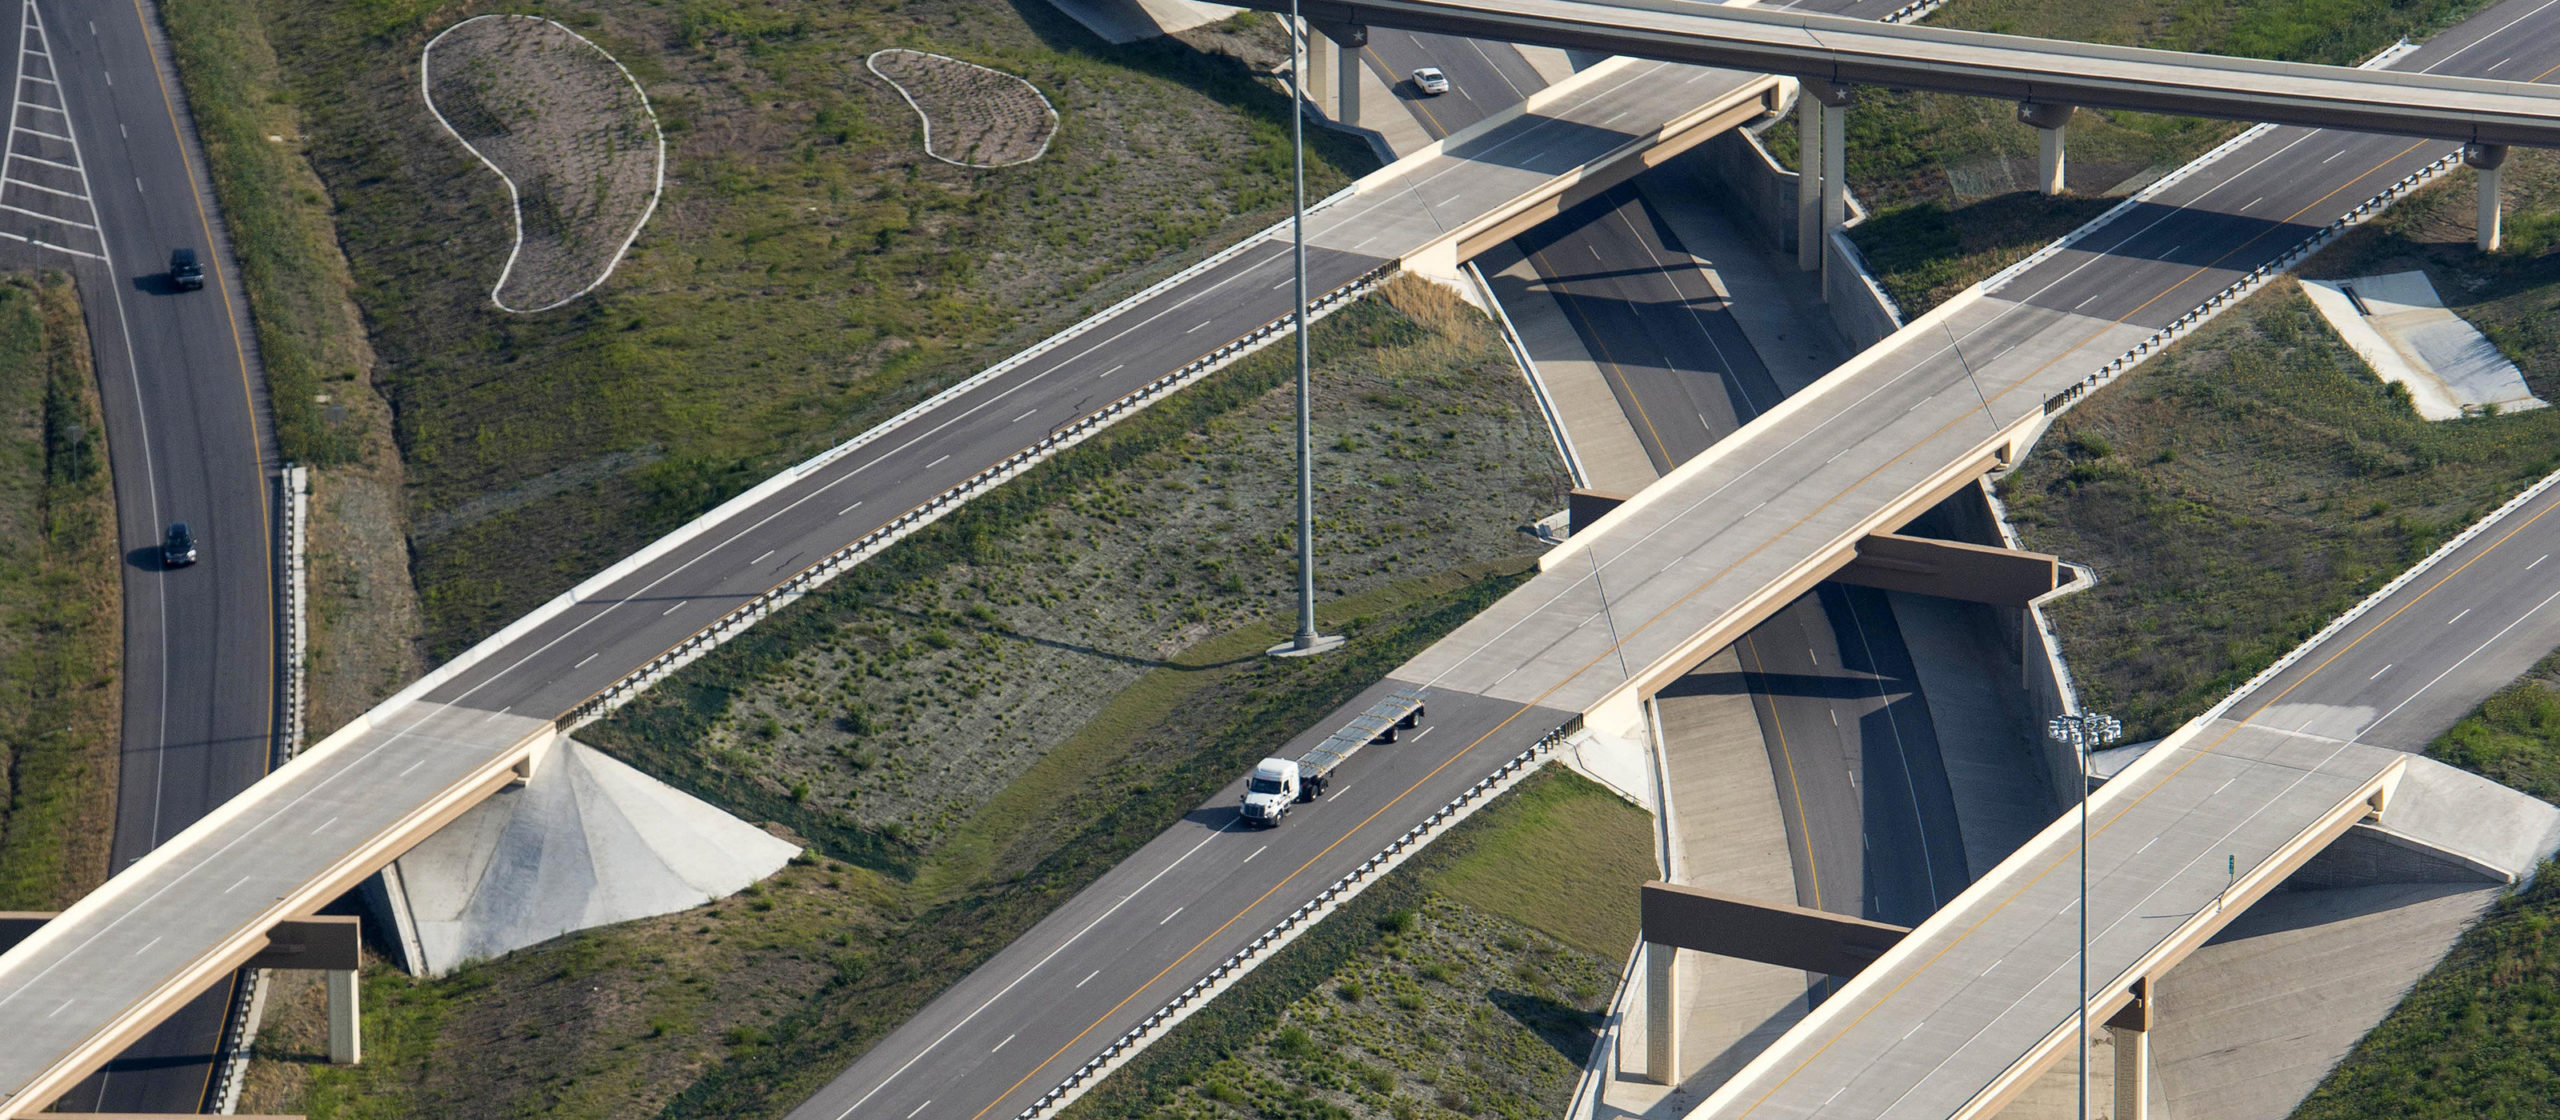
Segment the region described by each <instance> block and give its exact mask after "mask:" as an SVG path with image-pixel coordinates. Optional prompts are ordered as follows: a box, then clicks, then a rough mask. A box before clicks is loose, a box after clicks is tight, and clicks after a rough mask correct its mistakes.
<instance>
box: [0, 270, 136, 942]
mask: <svg viewBox="0 0 2560 1120" xmlns="http://www.w3.org/2000/svg"><path fill="white" fill-rule="evenodd" d="M98 415H99V414H98V395H97V387H96V382H95V380H94V379H93V378H92V377H91V376H90V370H89V339H88V335H87V334H86V333H85V332H84V331H83V329H82V326H81V320H80V304H79V299H78V297H77V296H76V295H74V294H73V291H72V287H71V282H70V280H69V279H67V278H65V277H63V276H61V275H59V274H50V273H49V274H46V275H45V276H44V277H43V278H41V279H30V278H28V277H23V276H11V277H6V278H0V910H58V909H60V908H62V907H64V906H67V905H69V904H70V903H71V901H72V900H73V899H76V898H79V897H80V896H81V895H84V894H87V893H88V892H89V890H90V888H93V887H95V886H97V885H98V884H99V883H102V882H104V881H106V877H107V850H108V843H109V842H110V841H111V840H112V839H113V838H114V835H115V788H116V757H117V755H116V748H117V743H118V740H117V732H118V730H119V727H120V708H119V706H118V705H119V702H120V700H121V698H122V697H121V692H120V690H119V689H118V688H117V679H118V671H119V666H120V665H121V663H122V654H123V646H124V634H123V629H122V627H123V621H124V620H123V615H122V610H123V603H124V591H123V585H122V584H121V583H120V582H119V578H120V576H121V569H120V568H119V567H118V564H119V563H120V557H119V556H118V555H117V547H116V510H115V494H114V490H113V487H112V486H111V485H110V484H109V480H108V477H107V453H106V452H107V449H106V443H105V434H104V433H105V429H104V427H103V426H101V425H100V424H99V423H98Z"/></svg>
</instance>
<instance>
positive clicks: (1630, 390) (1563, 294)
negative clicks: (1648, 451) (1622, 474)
mask: <svg viewBox="0 0 2560 1120" xmlns="http://www.w3.org/2000/svg"><path fill="white" fill-rule="evenodd" d="M1530 256H1532V257H1535V258H1537V261H1538V267H1540V268H1542V269H1545V270H1546V274H1547V276H1549V277H1556V276H1561V275H1563V270H1561V269H1559V268H1557V267H1556V266H1555V262H1553V261H1550V260H1548V259H1547V254H1546V253H1545V252H1543V251H1541V252H1535V253H1531V254H1530ZM1550 282H1552V281H1550ZM1553 295H1554V297H1555V301H1556V305H1557V306H1559V307H1562V308H1564V310H1565V314H1568V315H1571V316H1573V318H1574V320H1575V321H1576V322H1579V323H1581V324H1582V329H1583V331H1584V332H1585V333H1587V334H1589V335H1590V336H1591V344H1592V345H1593V346H1597V347H1599V348H1600V364H1601V365H1602V366H1605V367H1607V368H1608V369H1609V370H1610V371H1611V372H1613V373H1615V374H1616V375H1617V381H1618V384H1619V386H1621V387H1623V388H1624V389H1626V391H1627V403H1628V404H1630V405H1633V406H1635V410H1636V419H1638V420H1641V421H1643V422H1644V431H1645V434H1646V435H1648V436H1651V437H1653V450H1654V453H1655V454H1657V455H1660V456H1661V457H1662V462H1663V463H1664V465H1665V466H1664V469H1665V470H1668V469H1669V468H1671V467H1676V466H1679V465H1680V460H1679V459H1678V458H1676V457H1674V456H1673V455H1672V454H1671V445H1670V444H1669V443H1668V442H1665V441H1664V440H1663V438H1662V433H1661V432H1659V431H1656V430H1654V426H1653V417H1652V415H1651V414H1649V413H1647V412H1646V411H1645V408H1644V397H1643V395H1642V394H1639V393H1637V392H1636V386H1635V383H1634V382H1632V381H1629V380H1627V371H1626V367H1624V366H1621V365H1619V364H1618V360H1617V358H1616V356H1614V355H1613V354H1611V353H1610V351H1609V341H1608V339H1606V338H1605V337H1603V336H1602V334H1601V331H1600V328H1599V327H1598V326H1596V325H1594V324H1593V323H1592V322H1591V319H1590V317H1589V316H1588V315H1585V314H1584V313H1583V311H1582V308H1580V307H1579V306H1576V303H1575V301H1576V300H1578V299H1580V298H1581V297H1579V296H1576V295H1574V294H1573V293H1571V292H1568V291H1566V290H1564V288H1563V287H1562V286H1561V285H1559V286H1557V287H1556V289H1555V291H1554V293H1553ZM1654 477H1656V478H1659V477H1661V476H1660V475H1655V476H1654Z"/></svg>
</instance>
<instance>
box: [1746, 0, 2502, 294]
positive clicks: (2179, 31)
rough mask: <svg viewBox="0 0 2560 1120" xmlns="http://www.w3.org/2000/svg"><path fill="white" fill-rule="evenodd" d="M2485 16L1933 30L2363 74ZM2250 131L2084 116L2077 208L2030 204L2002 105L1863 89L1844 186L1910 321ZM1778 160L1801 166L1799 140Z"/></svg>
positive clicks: (1785, 145)
mask: <svg viewBox="0 0 2560 1120" xmlns="http://www.w3.org/2000/svg"><path fill="white" fill-rule="evenodd" d="M2487 6H2488V0H2414V2H2413V0H2122V2H2118V3H2107V4H2092V3H2089V2H2088V0H1962V2H1960V3H1953V4H1948V5H1946V6H1944V7H1942V8H1939V9H1938V10H1937V11H1936V12H1934V13H1932V14H1931V15H1930V16H1929V18H1928V19H1927V20H1925V21H1924V22H1925V23H1927V24H1928V25H1929V26H1932V27H1951V28H1959V29H1963V30H1968V31H1993V32H2000V33H2003V34H2012V35H2033V36H2038V37H2041V38H2051V39H2069V40H2077V41H2081V42H2090V43H2108V44H2114V45H2118V46H2137V47H2156V48H2160V49H2163V50H2181V51H2197V52H2202V53H2206V54H2221V55H2237V56H2243V57H2249V58H2269V59H2284V60H2289V61H2295V62H2322V63H2331V64H2337V65H2353V64H2355V63H2357V62H2360V61H2362V60H2364V59H2365V58H2367V57H2370V56H2371V55H2373V54H2374V53H2375V52H2377V51H2380V50H2381V49H2382V48H2384V47H2387V46H2390V45H2391V44H2392V43H2393V42H2396V41H2398V40H2399V39H2401V38H2402V37H2404V36H2405V37H2409V38H2413V39H2423V38H2425V37H2426V36H2427V35H2429V34H2431V33H2433V32H2435V31H2437V30H2440V29H2442V28H2445V27H2449V26H2451V25H2453V24H2454V23H2456V22H2458V21H2460V20H2461V19H2462V18H2464V17H2465V16H2468V15H2469V14H2471V13H2472V12H2475V11H2478V10H2480V9H2482V8H2485V7H2487ZM2244 127H2245V126H2243V125H2240V124H2235V123H2231V122H2228V121H2210V120H2204V119H2201V118H2196V117H2167V116H2158V115H2154V114H2148V113H2119V112H2107V111H2099V110H2088V109H2084V110H2082V111H2081V112H2080V113H2079V114H2078V115H2076V116H2075V117H2073V118H2072V121H2071V124H2070V127H2069V128H2067V129H2066V130H2065V131H2064V133H2063V136H2064V145H2065V158H2064V161H2063V162H2064V176H2065V179H2066V181H2067V182H2068V184H2069V186H2070V189H2071V191H2072V192H2073V197H2066V198H2059V199H2048V198H2043V197H2041V196H2039V195H2037V194H2036V193H2035V191H2036V148H2037V139H2036V131H2035V129H2033V128H2030V127H2028V126H2026V125H2023V124H2020V123H2018V120H2017V113H2016V107H2015V106H2014V105H2012V104H2011V103H2009V102H2006V101H1995V100H1990V99H1987V98H1979V97H1957V96H1953V95H1948V94H1934V93H1910V92H1895V91H1890V90H1882V89H1861V90H1860V91H1858V100H1857V101H1856V103H1855V104H1854V105H1852V106H1851V108H1850V110H1849V122H1848V160H1849V184H1850V187H1851V189H1853V190H1855V191H1857V192H1858V195H1859V197H1860V198H1861V199H1862V200H1863V201H1865V203H1866V204H1867V205H1868V206H1869V207H1870V208H1872V210H1873V211H1874V215H1873V218H1872V219H1871V220H1870V221H1868V222H1867V223H1865V224H1864V225H1862V226H1860V227H1859V228H1857V229H1854V230H1851V231H1850V238H1851V240H1853V241H1855V242H1857V244H1858V248H1859V250H1860V251H1861V252H1863V253H1865V254H1866V257H1867V261H1868V263H1869V264H1870V265H1871V266H1873V267H1874V268H1875V270H1876V272H1877V274H1878V278H1879V279H1880V280H1881V281H1882V282H1883V284H1884V288H1885V291H1887V292H1888V293H1891V294H1892V296H1893V298H1894V299H1895V301H1897V302H1899V303H1900V304H1901V305H1902V310H1903V313H1904V314H1905V315H1912V316H1916V315H1918V314H1920V313H1921V312H1923V311H1926V310H1928V309H1929V308H1931V307H1935V306H1937V305H1938V304H1939V303H1942V302H1944V301H1945V300H1946V299H1948V298H1949V297H1951V296H1953V295H1955V294H1956V293H1958V292H1960V291H1963V290H1964V289H1965V288H1966V287H1968V286H1970V285H1972V284H1973V283H1975V282H1976V281H1979V280H1981V279H1982V278H1983V277H1986V276H1989V275H1991V274H1992V273H1994V272H1997V271H1999V270H2000V269H2002V268H2004V267H2006V266H2007V265H2009V264H2010V263H2011V262H2013V261H2016V260H2018V259H2019V258H2022V257H2024V256H2026V255H2027V254H2029V253H2031V252H2034V251H2035V250H2036V249H2037V248H2039V247H2041V246H2042V245H2044V244H2045V243H2046V242H2049V241H2052V240H2053V239H2054V238H2057V237H2060V236H2062V235H2063V234H2065V233H2069V232H2070V231H2071V230H2072V229H2073V228H2075V227H2077V226H2079V225H2081V224H2082V223H2084V222H2086V221H2088V220H2089V219H2090V218H2094V217H2096V216H2097V215H2098V214H2100V213H2102V212H2104V211H2105V210H2106V208H2107V207H2108V206H2111V205H2113V202H2114V200H2113V199H2112V198H2109V197H2106V196H2109V195H2119V196H2120V195H2123V194H2128V193H2131V192H2132V191H2134V190H2137V189H2139V188H2140V187H2142V186H2143V185H2145V184H2147V183H2149V182H2150V181H2151V180H2153V179H2156V178H2158V177H2160V176H2161V175H2163V174H2166V173H2167V172H2169V171H2172V170H2175V169H2176V168H2177V167H2178V166H2180V165H2182V164H2184V163H2186V162H2187V161H2189V160H2192V159H2194V158H2195V157H2197V156H2200V155H2203V154H2204V153H2205V152H2206V151H2208V150H2210V149H2211V148H2212V147H2213V146H2214V145H2216V144H2219V143H2221V142H2222V141H2224V140H2226V139H2229V138H2230V137H2232V136H2234V135H2237V134H2238V133H2239V132H2240V131H2241V130H2242V128H2244ZM1771 140H1772V147H1773V148H1777V149H1779V150H1781V152H1782V153H1783V154H1782V157H1781V158H1783V159H1784V160H1785V161H1786V162H1787V163H1788V164H1789V165H1790V166H1792V165H1793V163H1794V158H1795V150H1796V149H1795V144H1796V138H1795V135H1794V131H1793V125H1792V124H1785V125H1781V126H1780V127H1779V128H1777V129H1773V130H1772V135H1771Z"/></svg>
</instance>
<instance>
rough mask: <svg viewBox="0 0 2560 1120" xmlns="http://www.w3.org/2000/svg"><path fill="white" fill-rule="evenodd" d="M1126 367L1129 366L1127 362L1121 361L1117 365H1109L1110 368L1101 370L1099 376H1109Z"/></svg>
mask: <svg viewBox="0 0 2560 1120" xmlns="http://www.w3.org/2000/svg"><path fill="white" fill-rule="evenodd" d="M1127 368H1129V363H1127V362H1122V363H1120V364H1119V365H1116V366H1113V367H1111V368H1110V369H1106V370H1104V371H1102V373H1101V374H1100V376H1101V377H1109V376H1111V375H1112V374H1115V373H1118V372H1120V371H1121V370H1124V369H1127Z"/></svg>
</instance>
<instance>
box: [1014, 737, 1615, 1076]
mask: <svg viewBox="0 0 2560 1120" xmlns="http://www.w3.org/2000/svg"><path fill="white" fill-rule="evenodd" d="M1581 729H1582V720H1581V718H1580V717H1575V718H1574V719H1573V720H1572V721H1570V722H1568V723H1565V724H1564V725H1563V726H1560V727H1557V728H1555V729H1554V730H1552V731H1549V732H1547V733H1546V734H1545V735H1542V736H1540V737H1539V738H1538V741H1537V742H1535V743H1532V744H1530V745H1529V749H1527V750H1524V751H1521V752H1520V753H1519V754H1516V755H1513V756H1512V757H1511V760H1510V761H1508V762H1505V763H1503V764H1502V765H1501V766H1500V767H1498V768H1496V769H1495V770H1494V772H1493V773H1491V774H1489V775H1487V776H1485V777H1484V778H1483V779H1481V780H1479V781H1477V782H1476V784H1474V785H1472V786H1469V787H1467V788H1466V790H1465V791H1464V792H1462V793H1460V794H1458V796H1456V797H1454V798H1451V799H1450V800H1449V803H1448V804H1446V805H1442V806H1441V807H1439V808H1437V809H1434V810H1432V811H1431V815H1430V816H1427V817H1424V818H1423V819H1422V823H1420V824H1417V825H1415V826H1413V827H1412V828H1409V829H1406V830H1405V833H1404V835H1402V836H1398V837H1396V838H1395V840H1393V841H1392V842H1390V843H1388V845H1387V846H1386V848H1385V849H1383V850H1381V851H1379V852H1377V853H1376V854H1374V855H1371V856H1370V857H1369V858H1367V859H1365V860H1362V861H1360V865H1359V866H1357V867H1354V868H1352V869H1351V870H1350V871H1347V872H1345V873H1343V876H1342V877H1341V878H1339V879H1336V880H1334V881H1333V882H1332V884H1330V885H1328V886H1326V887H1325V889H1323V890H1321V891H1317V892H1316V896H1315V898H1314V899H1313V900H1312V901H1309V902H1308V903H1306V904H1305V905H1303V906H1300V907H1298V908H1297V909H1295V910H1292V911H1290V912H1289V915H1288V916H1287V917H1284V918H1282V919H1280V921H1279V924H1277V925H1274V926H1272V927H1271V928H1270V929H1268V930H1264V931H1263V933H1262V935H1261V936H1259V937H1256V938H1254V939H1253V941H1252V942H1251V943H1249V944H1247V945H1246V946H1245V947H1244V948H1242V949H1238V950H1236V952H1235V955H1233V956H1230V957H1228V958H1227V959H1226V960H1224V961H1220V962H1219V963H1218V966H1217V967H1216V968H1212V969H1210V970H1209V975H1208V976H1206V977H1204V978H1202V979H1200V980H1198V981H1196V982H1194V983H1193V984H1192V985H1191V986H1190V987H1187V988H1184V989H1182V992H1181V993H1180V994H1178V995H1176V996H1174V997H1173V998H1172V999H1171V1000H1169V1001H1167V1002H1166V1003H1165V1005H1164V1006H1162V1007H1159V1008H1157V1009H1155V1010H1154V1011H1152V1012H1149V1013H1148V1015H1147V1017H1146V1018H1145V1019H1142V1020H1139V1022H1138V1025H1137V1026H1134V1027H1131V1028H1129V1031H1128V1033H1126V1034H1123V1035H1121V1036H1120V1037H1119V1038H1117V1039H1114V1040H1112V1042H1111V1045H1109V1046H1106V1047H1103V1048H1102V1054H1101V1056H1099V1057H1096V1058H1094V1059H1093V1060H1092V1061H1089V1062H1086V1063H1085V1064H1083V1065H1081V1066H1078V1067H1077V1068H1076V1071H1075V1072H1074V1073H1070V1074H1068V1075H1067V1076H1066V1079H1065V1080H1064V1081H1061V1082H1059V1083H1058V1085H1057V1086H1056V1087H1055V1088H1052V1089H1050V1090H1049V1091H1048V1092H1046V1093H1042V1094H1041V1095H1040V1099H1039V1100H1036V1101H1033V1102H1031V1106H1030V1107H1029V1108H1025V1109H1023V1110H1022V1111H1021V1112H1019V1113H1017V1114H1015V1120H1043V1118H1045V1117H1048V1116H1051V1115H1054V1114H1055V1113H1056V1112H1057V1111H1058V1110H1059V1109H1062V1108H1065V1107H1066V1106H1068V1105H1069V1104H1072V1103H1074V1102H1075V1099H1076V1098H1077V1097H1081V1096H1083V1095H1084V1094H1085V1093H1086V1092H1087V1091H1088V1090H1090V1089H1092V1088H1093V1087H1094V1086H1095V1085H1096V1084H1099V1083H1100V1082H1101V1081H1102V1079H1103V1078H1105V1077H1108V1076H1110V1074H1111V1072H1112V1071H1113V1070H1116V1069H1119V1068H1120V1067H1121V1066H1122V1065H1125V1064H1127V1063H1128V1061H1129V1059H1131V1058H1134V1057H1137V1056H1138V1052H1139V1051H1141V1050H1144V1049H1146V1048H1147V1045H1148V1044H1149V1043H1152V1042H1154V1041H1156V1040H1157V1039H1159V1038H1162V1037H1164V1035H1165V1033H1166V1032H1168V1031H1171V1030H1172V1029H1173V1027H1174V1024H1176V1023H1180V1022H1181V1021H1183V1020H1184V1019H1187V1018H1190V1017H1191V1013H1192V1012H1195V1011H1198V1010H1200V1008H1202V1007H1203V1006H1206V1005H1207V1004H1208V1002H1209V1001H1210V1000H1212V999H1215V998H1217V995H1218V993H1220V992H1223V991H1226V990H1227V989H1228V988H1229V987H1231V986H1233V985H1234V984H1235V982H1236V981H1238V980H1242V979H1244V976H1245V974H1246V973H1248V972H1251V971H1253V969H1254V966H1255V965H1259V964H1261V963H1262V962H1263V961H1264V960H1267V959H1269V958H1270V956H1271V954H1273V953H1275V952H1278V951H1279V950H1280V948H1281V947H1282V946H1284V945H1287V944H1288V943H1290V942H1292V941H1295V940H1297V939H1298V935H1299V934H1301V933H1305V932H1306V931H1307V930H1309V929H1312V928H1314V927H1315V924H1316V923H1317V922H1320V921H1323V920H1324V919H1325V917H1326V916H1327V915H1329V914H1331V913H1333V911H1334V909H1335V908H1336V907H1339V906H1341V905H1342V904H1343V903H1345V902H1349V901H1351V900H1352V899H1353V898H1356V897H1358V896H1359V894H1360V892H1361V891H1363V890H1367V889H1368V887H1369V885H1370V884H1371V883H1375V882H1377V881H1378V880H1379V879H1381V878H1384V877H1385V876H1386V873H1387V872H1389V871H1393V870H1395V869H1396V867H1397V865H1399V864H1402V863H1403V862H1404V861H1405V860H1407V859H1410V858H1412V857H1413V854H1414V853H1416V852H1419V851H1421V850H1422V849H1423V846H1424V845H1427V844H1429V843H1431V842H1432V841H1433V840H1436V839H1439V837H1440V835H1441V834H1442V833H1444V832H1447V831H1448V830H1449V829H1450V828H1452V827H1454V826H1455V825H1456V824H1457V823H1458V822H1459V821H1462V820H1465V819H1467V817H1468V816H1469V815H1471V814H1473V813H1474V812H1475V811H1476V810H1478V809H1481V808H1483V807H1484V806H1485V803H1486V802H1489V801H1491V800H1493V799H1494V798H1495V797H1496V796H1498V795H1500V794H1501V793H1502V792H1503V791H1505V790H1508V789H1510V788H1511V787H1513V786H1515V785H1518V784H1520V782H1521V780H1522V779H1524V778H1527V777H1528V776H1529V775H1530V774H1532V773H1535V772H1536V771H1537V769H1538V768H1539V767H1541V766H1544V765H1546V763H1547V760H1548V759H1550V758H1553V757H1555V749H1556V747H1557V746H1559V745H1560V744H1562V743H1563V742H1564V741H1565V739H1566V737H1567V736H1570V735H1572V734H1573V733H1574V732H1576V731H1579V730H1581Z"/></svg>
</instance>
